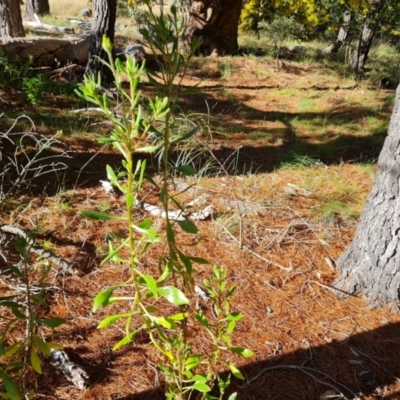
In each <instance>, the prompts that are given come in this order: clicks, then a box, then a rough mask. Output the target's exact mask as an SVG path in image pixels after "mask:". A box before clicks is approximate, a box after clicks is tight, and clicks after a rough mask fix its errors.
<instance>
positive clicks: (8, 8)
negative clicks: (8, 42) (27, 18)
mask: <svg viewBox="0 0 400 400" xmlns="http://www.w3.org/2000/svg"><path fill="white" fill-rule="evenodd" d="M24 36H25V31H24V27H23V26H22V16H21V3H20V2H19V1H17V0H0V37H24Z"/></svg>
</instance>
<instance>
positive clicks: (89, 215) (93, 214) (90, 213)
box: [79, 211, 124, 221]
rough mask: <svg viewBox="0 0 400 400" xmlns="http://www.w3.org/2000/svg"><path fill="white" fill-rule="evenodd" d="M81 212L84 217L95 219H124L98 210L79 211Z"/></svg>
mask: <svg viewBox="0 0 400 400" xmlns="http://www.w3.org/2000/svg"><path fill="white" fill-rule="evenodd" d="M79 214H81V215H82V216H83V217H86V218H90V219H95V220H97V221H108V220H111V219H117V220H120V221H122V220H123V219H124V218H122V217H118V216H117V215H110V214H106V213H102V212H98V211H79Z"/></svg>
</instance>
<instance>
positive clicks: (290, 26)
mask: <svg viewBox="0 0 400 400" xmlns="http://www.w3.org/2000/svg"><path fill="white" fill-rule="evenodd" d="M266 31H267V32H268V35H269V37H270V39H271V40H272V42H273V44H274V48H275V54H276V58H277V59H279V57H280V55H281V48H282V45H283V43H284V42H285V41H286V40H288V39H291V38H293V37H294V35H295V32H296V21H295V19H294V17H290V18H286V17H280V16H278V15H277V16H276V17H275V18H274V20H273V21H272V22H271V23H269V24H267V26H266Z"/></svg>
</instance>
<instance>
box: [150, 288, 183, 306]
mask: <svg viewBox="0 0 400 400" xmlns="http://www.w3.org/2000/svg"><path fill="white" fill-rule="evenodd" d="M157 292H158V294H159V295H160V296H162V297H165V298H166V299H167V300H168V301H169V302H170V303H172V304H174V305H176V306H181V305H183V304H190V301H189V299H188V298H187V297H186V296H185V295H184V294H183V293H182V292H181V291H180V290H179V289H177V288H176V287H173V286H164V287H159V288H157Z"/></svg>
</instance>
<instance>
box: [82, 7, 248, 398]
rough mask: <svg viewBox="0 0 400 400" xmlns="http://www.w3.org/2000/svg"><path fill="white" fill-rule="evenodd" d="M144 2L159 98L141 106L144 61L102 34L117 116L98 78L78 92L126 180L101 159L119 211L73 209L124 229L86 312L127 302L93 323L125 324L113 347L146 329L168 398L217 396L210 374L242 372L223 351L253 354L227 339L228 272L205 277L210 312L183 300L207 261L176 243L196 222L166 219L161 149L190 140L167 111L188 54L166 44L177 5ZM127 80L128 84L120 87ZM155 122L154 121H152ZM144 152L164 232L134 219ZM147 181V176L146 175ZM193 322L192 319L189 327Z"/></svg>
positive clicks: (232, 321)
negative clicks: (154, 257) (121, 273)
mask: <svg viewBox="0 0 400 400" xmlns="http://www.w3.org/2000/svg"><path fill="white" fill-rule="evenodd" d="M144 3H145V4H146V5H147V7H148V15H149V16H150V21H148V22H147V24H146V26H147V28H146V29H143V30H142V31H141V32H142V35H143V36H144V38H145V39H146V41H147V42H148V44H149V47H150V48H151V49H152V50H153V52H154V54H157V55H158V56H157V61H158V67H159V68H158V70H157V71H154V70H150V69H148V70H147V74H148V78H149V81H150V82H151V83H152V84H153V85H154V86H156V88H157V89H158V93H159V94H160V96H161V97H156V98H154V99H150V100H149V102H148V106H147V107H146V108H142V104H143V101H142V98H141V94H140V91H139V90H138V88H139V82H140V76H141V75H142V73H143V72H144V65H142V66H139V65H137V64H136V63H135V61H134V59H133V58H128V59H127V61H126V63H125V64H124V63H123V62H121V61H120V60H116V61H114V60H113V58H112V45H111V42H110V41H109V40H108V39H107V38H104V39H103V47H104V49H105V50H106V52H107V53H108V56H109V62H105V61H103V62H104V63H105V64H106V65H107V66H108V67H109V68H110V69H111V71H112V72H113V75H114V79H115V85H116V88H117V91H118V94H119V96H118V98H119V99H120V100H119V109H120V110H121V112H120V114H119V115H118V116H117V115H115V113H113V112H112V111H110V107H109V106H110V104H109V100H108V98H107V96H106V95H105V94H100V90H99V89H100V87H101V80H100V77H99V78H95V77H93V76H91V77H85V81H84V84H83V85H81V86H80V87H79V91H78V92H77V93H78V94H79V95H80V96H81V97H83V98H84V99H85V100H86V101H88V102H91V103H94V104H96V105H97V106H98V107H100V108H101V109H102V110H103V112H104V113H105V115H106V116H107V117H108V119H109V120H110V121H111V122H112V124H113V131H112V132H111V134H110V136H109V137H106V138H103V139H101V140H100V141H101V142H102V143H110V144H112V145H113V146H114V148H116V149H117V150H118V151H119V152H120V153H121V155H122V157H123V161H122V168H123V176H124V178H125V181H121V180H120V174H117V173H116V172H115V171H114V170H113V169H112V168H111V167H110V166H107V177H108V179H109V181H110V182H111V183H112V184H113V185H114V186H115V187H117V188H118V189H119V190H120V191H121V192H122V193H123V195H124V196H125V209H124V213H123V215H122V216H121V215H118V216H114V215H110V214H106V213H100V212H96V211H86V212H82V215H84V216H86V217H89V218H93V219H96V220H100V221H104V220H108V219H118V220H120V221H125V224H126V229H127V232H128V234H127V237H126V238H124V239H122V243H120V244H118V245H117V246H116V247H114V244H113V243H112V241H109V248H108V255H107V256H106V258H105V259H104V260H103V263H105V262H107V261H110V260H111V261H113V262H114V263H119V264H121V265H124V266H126V265H129V266H130V277H129V278H128V279H127V280H125V281H124V282H117V283H115V284H114V285H113V286H111V287H109V288H106V289H105V290H103V291H102V292H100V293H99V294H98V295H97V296H96V298H95V299H94V303H93V311H94V312H96V311H97V310H98V309H99V308H100V307H107V306H108V305H110V304H113V303H115V302H120V303H123V304H125V305H126V308H125V310H124V311H123V312H120V313H118V314H112V315H109V316H107V317H105V318H104V319H103V320H102V321H100V323H99V325H98V328H106V327H109V326H111V325H113V324H121V323H123V324H124V337H123V338H122V339H121V340H119V341H118V342H117V343H116V344H114V347H113V349H114V350H118V349H120V348H121V347H124V346H126V345H128V344H129V343H131V342H132V341H133V340H134V338H135V336H136V335H137V334H138V333H139V332H141V331H145V332H147V334H148V335H149V337H150V340H151V342H152V344H153V346H154V348H155V349H156V350H157V352H158V354H159V368H160V370H161V371H162V372H163V374H164V376H165V381H166V384H165V394H166V396H167V398H168V399H176V400H181V399H182V400H183V399H189V398H194V397H196V398H199V397H203V398H205V399H212V398H213V397H211V396H209V395H207V393H209V392H210V391H211V389H212V387H213V385H214V382H217V384H218V386H219V388H220V397H219V398H220V399H222V396H223V394H224V392H225V389H226V387H227V385H228V384H229V378H228V380H226V381H224V380H222V379H217V378H218V375H217V373H218V372H217V371H218V370H219V368H220V367H221V366H225V367H227V368H229V370H230V371H231V373H232V374H233V375H234V376H236V377H238V378H242V375H241V373H240V371H239V370H238V368H237V367H236V366H235V365H233V364H232V363H230V362H228V361H226V360H225V359H224V356H223V354H224V352H231V353H235V354H239V355H241V356H244V357H249V356H251V355H252V353H251V352H250V351H249V350H247V349H242V348H240V347H235V346H233V344H232V340H231V336H232V334H233V331H234V329H235V325H236V322H237V321H238V320H239V319H240V318H241V317H242V316H241V314H239V313H235V312H231V311H230V300H231V296H232V295H233V293H234V290H235V288H234V287H229V288H228V287H227V274H226V271H225V270H224V269H223V268H217V267H214V270H213V275H212V276H211V278H210V280H209V281H205V282H204V285H205V287H206V290H207V292H208V296H209V297H210V302H211V303H212V304H213V309H214V317H211V316H207V315H205V313H203V311H192V309H191V307H190V304H191V302H190V298H191V297H192V294H193V289H194V287H195V284H194V274H195V272H196V271H195V268H194V267H195V264H198V263H201V264H207V261H206V260H204V259H202V258H199V257H194V256H190V255H187V254H185V253H184V252H183V251H182V250H181V249H180V248H179V246H178V240H177V239H178V235H181V234H190V235H197V234H198V228H197V227H196V225H195V224H194V223H193V222H191V221H189V220H179V221H174V220H172V219H170V216H169V213H170V211H169V205H170V204H172V203H173V204H174V205H175V206H177V207H178V208H179V209H183V207H182V205H181V204H180V203H179V198H178V197H177V196H176V195H173V194H172V193H171V192H170V189H169V188H170V186H171V185H170V179H171V176H172V174H171V169H170V165H171V163H170V161H169V152H170V149H171V148H173V147H175V146H177V145H180V144H182V143H184V142H185V141H187V140H192V138H193V137H194V135H195V134H196V132H197V130H198V129H197V127H194V128H193V127H191V128H190V129H189V130H187V131H183V132H182V131H181V130H180V129H179V128H178V127H177V124H178V122H177V120H176V119H175V118H174V115H173V110H175V109H176V108H177V107H176V103H175V102H176V99H177V95H178V90H179V84H178V85H177V84H176V78H177V77H178V74H179V76H180V74H181V73H182V72H181V71H183V73H184V72H185V70H186V67H187V65H188V61H189V60H190V57H191V54H190V55H188V56H186V57H184V56H182V55H180V54H179V53H178V51H177V39H172V42H171V37H170V34H169V32H170V31H171V30H172V32H173V37H174V38H177V37H178V36H179V32H180V30H181V29H182V25H181V24H180V23H178V19H177V10H176V8H175V7H171V10H170V14H168V15H167V16H166V18H165V19H164V18H161V17H157V16H155V15H154V14H153V11H152V7H151V5H152V3H151V1H144ZM153 33H154V34H153ZM193 50H195V49H193ZM182 75H183V74H182ZM126 78H127V80H128V81H129V89H125V86H123V85H122V82H123V81H126ZM156 121H157V128H155V126H154V125H155V122H156ZM178 121H179V120H178ZM144 152H145V153H153V154H154V153H156V152H158V153H159V157H160V163H161V166H162V171H163V182H162V185H160V187H159V190H160V200H161V202H162V204H163V207H164V213H165V217H166V221H165V231H164V232H157V231H156V229H155V228H154V227H153V224H152V221H151V220H149V219H145V220H142V221H140V222H137V221H136V220H135V219H136V212H135V206H136V205H137V204H138V202H139V195H140V193H141V190H142V183H143V181H144V179H146V178H147V177H148V175H147V173H146V168H147V165H146V161H145V160H144V159H142V158H141V157H140V155H141V154H142V153H144ZM134 156H135V158H134ZM174 169H175V170H178V171H179V172H180V173H181V174H183V175H193V174H194V173H195V171H194V168H193V167H192V166H191V165H186V164H184V165H179V166H178V165H175V166H174ZM149 181H150V182H151V183H153V184H155V183H154V182H153V181H152V179H149ZM160 241H163V242H165V248H166V251H165V254H163V255H162V256H161V257H160V259H159V262H158V266H159V271H158V274H151V273H148V271H143V270H142V268H141V260H142V259H143V257H145V254H146V252H147V250H148V249H149V248H150V246H153V245H155V244H156V243H158V242H160ZM123 250H125V251H123ZM122 290H123V293H121V291H122ZM189 321H190V324H189V323H188V322H189ZM194 322H196V323H197V325H196V326H193V324H194ZM199 328H202V329H204V330H205V331H206V332H207V333H208V335H209V336H210V337H211V338H212V344H211V346H210V348H209V349H208V350H207V351H205V352H204V353H200V354H199V353H197V352H194V350H193V339H192V338H193V337H195V336H196V334H195V332H197V329H199ZM192 330H193V331H192ZM193 393H194V395H193ZM191 396H192V397H191ZM193 396H194V397H193Z"/></svg>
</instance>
